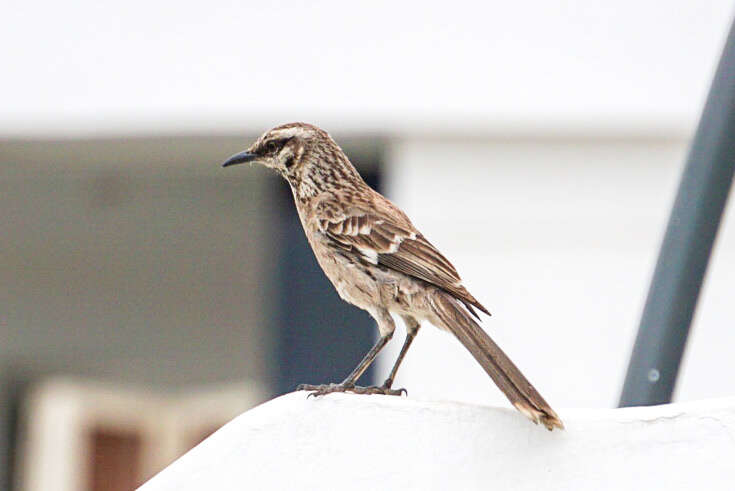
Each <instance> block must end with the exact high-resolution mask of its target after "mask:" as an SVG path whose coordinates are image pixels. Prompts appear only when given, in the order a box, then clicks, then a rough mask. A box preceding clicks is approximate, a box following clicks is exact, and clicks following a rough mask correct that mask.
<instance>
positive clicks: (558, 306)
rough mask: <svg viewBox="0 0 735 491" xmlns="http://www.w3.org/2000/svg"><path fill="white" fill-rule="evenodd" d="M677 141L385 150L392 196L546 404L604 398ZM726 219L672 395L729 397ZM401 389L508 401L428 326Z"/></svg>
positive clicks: (616, 381) (680, 151) (641, 280)
mask: <svg viewBox="0 0 735 491" xmlns="http://www.w3.org/2000/svg"><path fill="white" fill-rule="evenodd" d="M686 148H687V142H686V140H684V139H681V138H668V139H667V138H661V137H659V138H641V137H638V138H636V137H632V136H621V137H619V138H616V137H604V136H600V137H596V138H589V137H575V136H574V135H571V136H569V137H565V138H544V137H538V138H532V137H527V136H524V137H499V138H490V139H488V140H459V139H443V140H442V139H439V140H424V139H418V140H402V141H398V142H396V144H395V145H394V147H393V151H392V152H391V153H390V154H389V159H388V161H389V164H390V165H389V166H388V167H387V169H388V175H387V178H386V180H387V183H388V189H387V192H388V193H389V194H390V196H391V197H392V198H393V199H394V200H395V201H396V202H397V203H398V204H399V205H401V206H402V207H403V208H404V209H405V210H406V212H407V213H408V214H409V215H410V216H411V217H412V219H413V220H414V223H415V224H416V225H417V226H418V227H419V228H420V229H421V230H422V231H423V232H424V234H425V235H426V236H427V237H428V238H429V239H430V240H431V241H432V242H433V243H434V244H435V245H437V246H438V247H439V248H440V250H442V251H443V252H444V253H445V254H446V255H447V256H448V257H449V258H450V259H451V260H453V261H454V263H455V265H456V267H457V269H458V270H459V272H460V274H461V275H462V277H463V278H464V280H465V283H466V285H467V286H468V287H469V289H470V291H471V292H472V293H473V294H474V295H475V296H476V297H477V298H478V299H479V300H480V301H481V302H483V303H484V304H485V306H486V307H487V308H488V309H489V310H490V311H491V312H492V314H493V316H492V317H491V318H487V319H486V320H485V322H484V326H485V328H486V329H487V330H488V332H490V333H491V334H492V336H493V337H494V338H495V339H496V341H497V342H498V343H499V344H500V345H501V346H502V347H503V348H504V349H506V350H507V352H508V353H509V354H510V355H511V357H512V359H513V360H514V361H516V362H517V364H518V365H519V366H520V367H521V368H522V369H523V370H524V372H526V374H527V375H528V377H529V378H530V380H531V381H532V382H533V383H534V384H535V385H536V386H537V388H538V389H539V390H540V391H541V392H542V394H544V395H545V397H547V399H548V400H549V401H551V402H552V403H553V404H554V405H558V406H561V407H610V406H614V405H615V404H616V403H617V399H618V397H619V393H620V389H621V387H622V381H623V376H624V374H625V369H626V366H627V362H628V357H629V356H630V350H631V348H632V344H633V340H634V337H635V333H636V329H637V327H638V321H639V318H640V314H641V311H642V307H643V303H644V300H645V295H646V293H647V289H648V285H649V282H650V278H651V275H652V272H653V267H654V265H655V260H656V257H657V254H658V247H659V245H660V241H661V239H662V237H663V232H664V228H665V226H666V222H667V220H668V214H669V211H670V207H671V205H672V203H673V199H674V194H675V192H676V186H677V184H678V178H679V174H680V172H681V169H682V166H683V161H684V157H685V152H686ZM732 208H733V205H732V204H731V205H730V209H729V215H730V217H731V216H732V213H733V212H732ZM731 222H732V220H731V219H730V220H728V218H727V217H726V218H725V220H724V223H723V230H722V232H721V234H720V237H719V239H718V242H717V245H716V248H715V251H714V256H713V260H712V262H711V264H710V271H709V274H708V276H707V280H706V284H705V288H704V290H703V298H702V301H701V303H700V308H699V309H698V311H697V315H696V318H695V322H694V326H693V336H692V338H691V343H690V345H689V348H688V350H687V356H686V361H685V364H684V368H683V374H682V378H681V379H680V384H679V387H678V390H677V394H676V396H677V399H679V400H690V399H698V398H704V397H718V396H727V395H731V394H732V387H730V386H728V385H727V384H724V385H723V384H722V381H723V380H731V379H733V377H734V376H735V365H733V364H732V363H731V361H730V355H729V352H730V349H729V347H730V346H732V345H733V343H735V333H733V331H732V329H731V328H730V327H731V324H732V323H731V318H732V309H731V305H730V301H729V300H728V299H729V298H731V292H732V291H733V289H734V288H735V283H733V281H735V227H733V225H732V224H731ZM399 344H400V343H399V342H394V343H392V344H391V346H390V349H391V350H392V351H393V353H392V356H394V355H395V354H397V350H398V348H399ZM392 356H387V355H386V356H385V357H383V358H381V363H382V369H381V370H379V371H386V370H388V369H389V366H390V363H391V362H392ZM715 374H716V375H715ZM397 384H398V385H401V386H404V385H405V386H406V387H408V388H409V390H410V393H411V396H417V397H431V398H440V399H452V400H453V399H459V400H467V401H473V402H481V403H487V404H506V402H505V400H504V397H503V396H502V394H501V393H500V392H499V391H498V390H497V389H496V388H495V387H494V386H493V384H492V383H491V382H490V380H488V378H487V376H486V375H485V373H484V372H483V371H482V370H481V369H480V367H479V366H478V365H477V364H476V363H475V362H474V360H473V359H472V358H471V356H470V355H469V354H468V353H467V352H465V351H464V349H463V348H462V347H461V345H460V344H459V343H458V342H456V341H454V340H453V339H451V338H450V337H449V336H448V335H447V334H446V333H443V332H439V331H438V330H435V329H433V328H431V327H429V328H427V329H424V330H423V331H422V332H421V334H420V335H419V337H418V339H417V341H416V342H415V344H414V347H413V348H412V351H411V352H410V354H409V355H408V357H407V360H406V362H405V366H404V367H403V368H402V370H401V372H400V374H399V377H398V380H397Z"/></svg>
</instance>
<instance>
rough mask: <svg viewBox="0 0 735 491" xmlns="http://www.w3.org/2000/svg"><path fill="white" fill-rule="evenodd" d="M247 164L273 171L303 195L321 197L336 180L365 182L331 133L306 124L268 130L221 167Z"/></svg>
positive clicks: (282, 126)
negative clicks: (326, 188) (321, 193)
mask: <svg viewBox="0 0 735 491" xmlns="http://www.w3.org/2000/svg"><path fill="white" fill-rule="evenodd" d="M247 162H250V163H256V164H261V165H264V166H266V167H270V168H271V169H274V170H275V171H276V172H278V173H279V174H281V176H283V177H284V178H285V179H286V180H287V181H288V182H289V184H291V186H292V187H293V188H294V191H295V192H297V194H301V195H315V194H318V193H319V192H321V191H324V190H325V189H324V188H325V186H328V185H329V184H331V183H334V182H336V181H337V180H340V181H344V180H347V181H350V180H353V179H355V178H356V179H358V180H360V181H362V179H361V178H360V177H359V174H357V171H356V170H355V168H354V167H353V166H352V164H351V163H350V161H349V159H347V156H346V155H345V154H344V152H343V151H342V149H341V148H339V146H338V145H337V143H335V141H334V140H332V138H331V137H330V136H329V134H328V133H327V132H326V131H324V130H322V129H320V128H317V127H316V126H314V125H311V124H307V123H289V124H284V125H281V126H276V127H275V128H273V129H271V130H268V131H266V132H265V133H263V135H262V136H261V137H260V138H258V139H257V140H256V141H255V143H253V144H252V145H251V146H250V147H249V148H248V149H247V150H245V151H244V152H240V153H238V154H235V155H233V156H232V157H230V158H229V159H227V161H226V162H225V163H224V164H222V166H223V167H228V166H230V165H236V164H244V163H247Z"/></svg>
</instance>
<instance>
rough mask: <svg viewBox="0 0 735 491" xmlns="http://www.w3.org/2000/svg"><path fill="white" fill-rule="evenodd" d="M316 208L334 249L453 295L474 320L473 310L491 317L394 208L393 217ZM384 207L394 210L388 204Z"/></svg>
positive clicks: (333, 206) (332, 206) (361, 210)
mask: <svg viewBox="0 0 735 491" xmlns="http://www.w3.org/2000/svg"><path fill="white" fill-rule="evenodd" d="M381 198H382V197H381ZM388 205H389V206H388ZM318 206H319V208H320V210H319V212H318V213H316V216H319V217H320V219H319V220H318V222H317V227H318V228H319V230H320V231H321V232H322V233H324V234H325V235H327V236H328V237H329V238H330V239H332V240H333V241H334V244H335V245H336V246H337V247H340V248H342V249H345V250H349V251H353V252H357V253H358V254H359V255H360V256H361V257H362V258H363V259H364V260H366V261H368V262H370V263H372V264H380V265H382V266H385V267H387V268H390V269H392V270H395V271H399V272H401V273H403V274H406V275H408V276H412V277H414V278H418V279H421V280H423V281H426V282H427V283H431V284H432V285H435V286H437V287H439V288H441V289H443V290H445V291H446V292H448V293H450V294H452V295H453V296H454V297H455V298H457V299H458V300H459V301H461V302H462V303H464V304H465V306H466V307H467V309H468V310H469V311H470V312H472V314H473V315H475V316H477V314H475V312H474V310H473V309H472V306H475V307H477V308H478V309H480V310H481V311H483V312H485V313H486V314H488V315H490V312H488V311H487V309H486V308H485V307H483V306H482V305H481V304H480V302H478V301H477V300H476V299H475V298H474V297H473V296H472V295H470V293H469V292H468V291H467V290H466V289H465V287H464V286H462V280H461V278H460V277H459V274H458V273H457V270H456V269H454V266H452V264H451V263H450V262H449V260H447V258H446V257H444V256H443V255H442V253H440V252H439V251H438V250H437V249H436V247H434V246H433V245H432V244H431V243H430V242H429V241H428V240H426V238H424V236H423V235H421V233H419V232H418V230H416V229H415V228H414V227H413V225H412V224H411V222H410V221H408V218H406V216H405V215H404V214H403V213H402V212H400V210H398V209H397V208H395V209H387V210H385V211H390V212H393V213H381V212H382V211H384V210H380V209H377V207H370V208H371V211H367V210H366V209H365V208H367V206H366V207H351V208H350V209H348V210H346V211H345V210H342V209H340V207H339V206H338V204H337V203H335V202H333V201H326V202H322V203H320V204H319V205H318ZM384 207H386V208H388V207H389V208H394V207H393V205H392V204H391V203H390V202H387V205H385V204H384ZM373 208H375V209H373Z"/></svg>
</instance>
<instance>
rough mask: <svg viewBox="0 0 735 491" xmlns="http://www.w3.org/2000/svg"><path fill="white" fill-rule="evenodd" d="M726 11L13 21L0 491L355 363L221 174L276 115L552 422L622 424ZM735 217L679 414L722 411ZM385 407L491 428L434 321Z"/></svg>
mask: <svg viewBox="0 0 735 491" xmlns="http://www.w3.org/2000/svg"><path fill="white" fill-rule="evenodd" d="M733 7H735V5H734V4H733V2H732V1H731V0H713V1H708V2H695V1H692V0H673V1H671V2H667V3H666V4H662V3H661V2H655V1H650V0H648V1H640V0H636V1H631V0H623V1H619V2H614V3H611V2H604V1H599V0H595V1H589V0H588V1H582V0H573V1H564V2H543V1H538V0H535V1H527V2H482V3H481V2H477V3H474V2H462V1H460V2H451V3H447V2H426V1H424V2H420V3H419V2H403V3H397V2H380V1H373V2H369V3H361V2H337V1H333V2H297V1H290V2H274V3H265V4H264V3H262V2H260V3H248V2H209V3H207V4H204V3H197V2H188V1H181V0H179V1H176V2H173V1H158V2H142V1H138V0H131V1H128V2H124V3H113V4H108V3H104V2H91V1H87V0H78V1H76V2H72V3H68V2H67V3H59V2H49V1H43V0H41V1H25V2H16V1H12V0H11V1H10V2H9V3H8V2H6V3H5V4H4V5H3V7H2V18H3V28H2V29H0V45H2V46H3V49H2V50H1V51H0V62H1V63H2V66H3V67H4V69H3V75H2V77H0V488H1V489H11V487H12V488H13V489H54V490H62V491H63V490H74V489H90V490H118V489H119V490H123V489H132V488H133V487H134V486H136V485H137V484H140V483H141V482H143V481H144V480H145V479H147V478H148V477H150V476H151V475H152V474H154V473H155V472H157V471H158V470H159V469H161V468H162V467H163V466H165V465H166V464H167V463H169V462H170V461H171V460H173V459H174V458H176V457H177V456H178V455H180V454H181V453H182V452H184V451H186V450H187V449H188V448H190V447H191V446H193V445H195V444H196V443H197V442H198V441H200V440H201V439H202V438H204V437H206V435H208V434H209V433H211V432H212V431H213V430H215V429H216V428H217V427H219V426H220V425H222V424H223V423H225V422H226V421H228V420H229V419H230V418H232V417H233V416H235V415H237V414H239V413H240V412H242V411H243V410H245V409H248V408H249V407H252V406H253V405H255V404H257V403H259V402H262V401H264V400H266V399H268V398H269V397H272V396H275V395H278V394H282V393H285V392H288V391H290V390H292V389H293V388H294V387H295V385H296V384H297V383H300V382H310V383H320V382H327V381H339V380H341V379H342V378H343V377H344V376H345V375H346V374H347V373H348V372H349V371H350V370H351V368H352V367H353V366H354V365H355V364H356V363H357V362H358V361H359V360H360V358H361V356H362V355H363V354H364V353H365V352H366V351H367V350H368V349H369V347H370V345H371V344H372V342H373V340H374V339H375V336H376V335H377V330H376V329H375V328H374V325H373V322H372V320H371V319H370V317H369V316H368V315H367V314H365V313H364V312H361V311H359V310H357V309H355V308H352V307H350V306H348V305H346V304H344V303H343V302H342V301H341V300H340V299H339V298H338V297H337V294H336V293H335V292H334V290H333V289H332V287H331V286H330V285H329V283H328V282H327V280H326V279H325V278H324V277H323V275H322V273H321V271H320V270H319V269H318V266H317V265H316V262H315V261H314V259H313V257H312V253H311V251H310V250H309V249H308V246H307V244H306V240H305V238H304V237H303V232H302V230H301V228H300V224H299V223H298V220H297V218H296V215H295V212H294V210H293V204H292V202H291V196H290V192H289V191H288V189H287V187H286V184H285V183H284V182H281V181H280V180H279V178H278V177H277V176H275V175H271V174H269V173H268V172H267V171H266V170H265V169H259V168H248V167H246V166H241V167H235V168H232V169H227V170H224V169H222V168H221V167H220V166H219V164H220V163H221V162H222V161H224V159H226V158H227V157H228V156H230V155H231V154H233V153H235V152H236V151H240V150H243V149H244V148H246V147H247V146H249V145H250V143H251V142H252V140H253V139H254V138H256V137H257V136H258V135H259V134H260V133H262V132H263V131H265V130H267V129H269V128H270V127H272V126H275V125H277V124H281V123H285V122H290V121H306V122H310V123H314V124H316V125H318V126H321V127H323V128H324V129H326V130H327V131H329V132H330V133H331V134H332V136H333V137H334V138H335V139H336V140H337V141H338V142H339V143H340V144H341V145H342V146H343V147H344V149H345V150H346V152H347V154H348V155H349V156H350V158H351V159H352V161H353V162H354V163H355V164H356V166H357V167H358V169H359V170H360V172H361V173H362V174H363V176H364V177H365V178H366V180H368V182H370V183H371V184H372V185H373V186H375V187H376V188H377V189H379V190H380V191H382V192H383V193H384V194H386V195H387V196H388V197H389V198H391V199H392V200H393V201H394V202H396V203H397V204H398V205H399V206H401V207H402V208H403V209H404V210H405V211H406V212H407V213H408V214H409V215H410V216H411V217H412V220H413V222H414V223H415V224H416V225H417V226H418V227H419V228H420V229H421V230H422V232H423V233H424V235H426V236H427V237H428V238H429V239H430V240H431V241H432V242H433V243H434V244H435V245H437V246H438V247H439V249H440V250H442V251H443V252H444V253H445V254H446V255H447V256H448V257H449V258H450V259H451V260H452V261H453V262H454V264H455V266H456V267H457V269H458V270H459V272H460V274H461V275H462V277H463V279H464V280H465V284H466V285H467V286H468V288H469V290H470V291H471V292H472V293H473V294H474V295H475V296H476V297H477V298H478V299H479V300H480V301H481V302H482V303H484V304H485V305H486V306H487V307H488V308H489V310H490V311H491V312H492V313H493V317H491V318H487V319H486V321H485V323H484V326H485V328H486V329H487V330H488V331H489V332H490V333H491V334H492V336H493V337H494V338H495V339H496V341H497V342H498V343H499V344H500V345H501V346H503V348H504V349H505V350H506V351H507V352H508V353H509V354H510V355H511V357H512V358H513V359H514V360H515V361H516V363H517V364H518V365H519V366H520V367H521V368H522V369H523V371H524V372H525V373H526V374H527V375H528V377H529V378H530V379H531V380H532V381H533V382H534V384H535V385H536V386H537V387H538V388H539V390H540V392H541V393H542V394H543V395H544V396H545V397H546V399H547V400H549V401H550V402H551V403H552V405H553V406H554V407H555V408H568V407H591V408H602V407H613V406H615V404H616V403H617V399H618V397H619V394H620V389H621V386H622V381H623V377H624V375H625V369H626V365H627V362H628V358H629V356H630V350H631V348H632V344H633V340H634V338H635V333H636V329H637V326H638V320H639V317H640V313H641V310H642V306H643V303H644V300H645V294H646V292H647V289H648V285H649V280H650V277H651V274H652V271H653V267H654V265H655V260H656V257H657V253H658V247H659V244H660V240H661V238H662V235H663V232H664V228H665V225H666V221H667V219H668V214H669V211H670V207H671V204H672V203H673V199H674V194H675V191H676V186H677V183H678V178H679V176H680V173H681V170H682V167H683V163H684V158H685V156H686V151H687V148H688V143H689V141H690V138H691V136H692V135H693V132H694V129H695V127H696V123H697V120H698V117H699V114H700V111H701V108H702V105H703V103H704V100H705V97H706V94H707V89H708V87H709V82H710V80H711V77H712V75H713V71H714V68H715V66H716V63H717V60H718V58H719V55H720V50H721V48H722V46H723V44H724V40H725V36H726V34H727V30H728V28H729V25H730V23H731V21H732V15H733V13H734V12H735V9H734V8H733ZM733 213H734V211H733V205H732V203H731V204H730V205H729V206H728V209H727V210H726V213H725V216H724V219H723V225H722V228H721V230H720V234H719V236H718V239H717V242H716V245H715V249H714V253H713V257H712V261H711V262H710V268H709V271H708V275H707V278H706V281H705V285H704V289H703V293H702V297H701V300H700V303H699V307H698V310H697V313H696V316H695V320H694V325H693V330H692V336H691V338H690V342H689V346H688V348H687V352H686V357H685V360H684V365H683V371H682V373H681V377H680V379H679V384H678V387H677V393H676V399H677V400H692V399H701V398H708V397H721V396H727V395H732V394H733V390H732V387H731V385H730V384H728V383H727V381H732V380H735V363H732V355H731V352H732V348H731V347H732V345H733V343H735V330H733V329H732V326H733V323H732V298H733V295H732V292H733V290H734V289H735V224H734V223H733V220H734V219H735V217H733ZM399 324H400V321H399ZM402 338H403V330H402V325H400V327H399V331H398V332H397V336H396V337H395V338H394V340H393V342H392V343H391V344H390V345H389V348H388V349H387V350H386V353H384V354H382V355H381V356H380V358H379V360H378V363H377V365H376V367H374V368H373V369H372V370H371V371H370V372H369V373H368V374H367V375H366V376H365V377H366V379H364V380H363V381H364V382H366V383H370V382H378V383H380V382H382V380H383V378H384V377H385V376H386V374H387V371H388V370H389V367H390V365H391V364H392V362H393V360H394V357H395V356H396V355H397V353H398V350H399V348H400V344H401V343H402ZM396 386H400V387H407V388H408V390H409V396H410V397H412V398H414V397H415V398H432V399H444V400H460V401H467V402H473V403H480V404H485V405H502V406H508V403H507V401H506V400H505V398H504V397H503V396H502V394H501V393H500V391H498V390H497V389H496V388H495V386H494V385H493V384H492V383H491V381H490V380H489V379H488V378H487V376H486V375H485V373H484V372H483V371H482V370H481V368H480V367H479V366H478V365H477V364H476V363H475V362H474V361H473V359H472V358H471V356H470V355H469V354H468V353H466V352H465V351H464V349H463V348H462V347H461V345H459V343H458V342H456V341H455V340H453V339H451V338H450V337H449V336H448V335H447V334H446V333H443V332H439V331H438V330H435V329H433V328H432V327H430V326H427V328H425V329H423V330H422V331H421V334H420V335H419V336H418V338H417V340H416V342H415V343H414V345H413V347H412V349H411V351H410V353H409V354H408V356H407V359H406V361H405V363H404V365H403V367H402V369H401V372H400V373H399V376H398V379H397V381H396ZM562 414H563V412H562Z"/></svg>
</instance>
